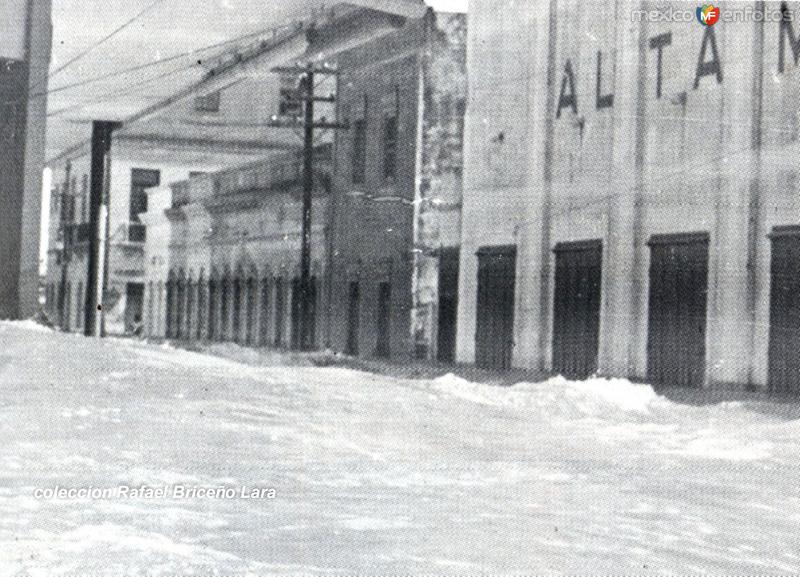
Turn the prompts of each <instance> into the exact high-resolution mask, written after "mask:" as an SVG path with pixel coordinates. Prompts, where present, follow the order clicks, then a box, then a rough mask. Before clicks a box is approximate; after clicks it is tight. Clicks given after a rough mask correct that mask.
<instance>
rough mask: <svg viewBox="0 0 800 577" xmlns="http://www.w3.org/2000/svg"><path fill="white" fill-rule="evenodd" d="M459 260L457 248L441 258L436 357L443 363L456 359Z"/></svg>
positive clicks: (446, 251) (446, 250)
mask: <svg viewBox="0 0 800 577" xmlns="http://www.w3.org/2000/svg"><path fill="white" fill-rule="evenodd" d="M458 260H459V251H458V249H457V248H448V249H444V250H442V252H441V254H440V256H439V319H438V324H437V329H436V341H437V342H436V357H437V359H438V360H439V361H440V362H443V363H452V362H454V361H455V358H456V319H457V317H458V266H459V263H458Z"/></svg>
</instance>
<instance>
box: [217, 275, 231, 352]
mask: <svg viewBox="0 0 800 577" xmlns="http://www.w3.org/2000/svg"><path fill="white" fill-rule="evenodd" d="M230 285H231V283H230V281H229V280H228V279H227V278H224V279H222V289H221V290H220V306H219V309H220V310H219V340H221V341H226V340H228V327H230V319H229V318H228V308H229V303H228V296H229V294H230Z"/></svg>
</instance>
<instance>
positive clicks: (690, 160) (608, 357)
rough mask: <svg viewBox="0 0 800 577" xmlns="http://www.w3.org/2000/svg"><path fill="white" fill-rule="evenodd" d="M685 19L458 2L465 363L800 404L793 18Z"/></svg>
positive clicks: (799, 85) (656, 13)
mask: <svg viewBox="0 0 800 577" xmlns="http://www.w3.org/2000/svg"><path fill="white" fill-rule="evenodd" d="M667 8H669V9H670V13H669V14H667V15H666V16H664V14H665V12H664V11H665V10H666V9H667ZM682 8H683V5H680V4H679V3H670V5H669V7H664V6H662V5H661V4H655V3H650V2H644V3H642V4H641V5H639V4H636V5H634V4H633V3H630V2H627V1H615V0H604V1H600V2H593V3H592V5H591V10H587V6H586V4H585V3H582V2H578V1H576V0H550V1H547V2H545V1H542V2H537V3H536V7H535V9H534V8H532V7H531V5H530V3H518V2H515V1H513V0H474V1H472V2H471V3H470V10H471V14H470V17H471V21H470V32H469V36H470V40H469V47H468V67H469V71H470V79H469V80H470V97H469V103H468V111H467V126H466V133H467V138H466V141H467V145H466V159H465V163H464V165H465V191H466V192H465V195H464V207H463V215H462V217H463V227H462V251H461V280H460V299H459V325H458V351H457V357H458V360H460V361H463V362H476V363H477V364H479V365H482V366H487V367H498V368H504V367H509V366H519V367H530V368H534V369H540V370H547V371H552V372H556V373H562V374H565V375H568V376H573V377H586V376H588V375H591V374H594V373H599V374H601V375H608V376H624V377H631V378H634V379H640V380H646V381H648V382H651V383H653V384H656V385H680V386H690V387H703V386H705V387H713V386H717V387H726V386H729V387H736V388H758V389H769V390H771V391H775V392H785V391H797V390H798V387H800V356H798V355H797V350H798V349H800V300H798V298H797V295H798V294H800V215H799V214H798V209H799V208H800V200H799V198H800V197H799V196H798V195H799V194H800V155H798V152H800V108H798V102H800V99H799V98H798V96H800V22H799V20H800V18H798V17H797V16H798V15H800V3H796V2H791V3H788V4H787V3H784V4H781V3H778V2H767V3H762V2H723V3H721V4H720V6H719V9H720V18H719V20H718V21H717V22H716V23H715V24H713V25H708V22H705V23H704V22H701V21H700V19H698V18H696V17H695V11H694V9H695V8H696V7H694V6H687V8H688V9H686V10H682ZM676 9H677V10H676ZM684 16H686V17H684ZM792 16H794V18H792ZM520 63H524V64H523V65H522V66H521V65H520Z"/></svg>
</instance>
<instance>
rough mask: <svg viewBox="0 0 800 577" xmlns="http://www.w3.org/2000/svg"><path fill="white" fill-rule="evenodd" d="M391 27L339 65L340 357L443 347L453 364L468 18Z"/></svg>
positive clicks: (412, 353)
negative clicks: (343, 126) (341, 121)
mask: <svg viewBox="0 0 800 577" xmlns="http://www.w3.org/2000/svg"><path fill="white" fill-rule="evenodd" d="M360 17H361V18H364V19H374V18H376V16H375V14H374V13H371V12H369V11H364V12H362V13H361V15H360ZM391 22H392V23H393V25H394V27H395V30H394V31H392V32H390V33H389V34H386V35H383V36H381V37H380V38H376V39H373V40H371V41H369V42H365V43H363V44H361V45H359V46H357V47H355V48H352V49H349V50H344V51H342V52H341V53H339V54H338V55H337V56H336V57H335V61H336V63H337V65H338V68H339V71H340V76H339V92H338V94H339V102H338V104H339V115H340V118H342V119H344V120H345V122H347V123H348V124H349V127H350V128H349V130H348V131H342V132H339V133H337V135H336V148H335V170H334V177H333V193H334V194H333V199H332V203H333V205H332V208H331V249H330V250H331V253H330V267H331V274H330V277H329V279H330V281H329V282H330V284H329V287H328V291H329V292H328V299H329V302H330V305H329V306H328V310H329V315H330V318H329V346H330V347H331V348H332V349H334V350H337V351H344V352H346V353H348V354H351V355H358V356H366V357H372V356H375V357H385V358H395V359H404V358H405V359H407V358H413V357H418V358H436V357H437V356H438V355H439V352H438V350H437V348H438V347H437V345H438V344H440V343H441V344H442V347H441V348H442V354H441V357H442V358H445V359H446V358H447V357H448V356H449V357H451V358H452V352H450V353H448V352H447V349H448V348H451V346H452V345H454V343H455V306H454V302H453V301H454V300H455V296H456V293H457V290H456V286H457V284H456V280H455V279H457V270H458V268H457V266H458V265H457V258H456V259H453V257H452V255H453V254H456V255H457V250H458V245H459V243H460V235H459V230H460V220H459V213H460V202H461V169H462V161H461V150H462V138H463V114H464V102H465V100H466V68H465V57H464V53H465V39H466V18H465V16H464V15H456V14H452V15H451V14H435V13H434V12H433V11H430V10H429V11H426V12H425V13H424V14H423V15H422V16H421V17H419V18H398V17H392V19H391ZM348 25H354V24H352V19H351V20H350V21H349V22H348ZM336 33H337V30H336V26H335V25H334V26H332V27H331V29H330V30H329V34H331V35H335V34H336ZM442 262H446V263H448V264H449V265H450V268H449V269H448V271H447V272H445V274H443V275H440V274H439V271H440V269H441V268H443V267H441V266H440V263H442ZM444 268H446V267H444ZM453 269H455V270H454V272H455V274H453V272H452V271H453ZM440 279H444V282H445V284H447V283H448V282H449V285H448V286H445V287H444V290H442V291H440ZM440 295H442V298H441V299H440ZM442 300H443V301H444V302H445V306H444V307H442V306H441V302H442ZM442 312H444V314H443V315H441V316H442V317H443V318H447V319H448V320H449V322H444V323H439V317H440V313H442ZM440 326H444V331H442V332H441V333H440V332H439V331H438V330H437V328H438V327H440ZM447 332H449V333H452V334H451V335H450V336H445V335H444V334H445V333H447ZM439 334H442V335H443V336H442V338H441V339H439V338H438V336H439Z"/></svg>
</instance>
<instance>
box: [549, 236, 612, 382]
mask: <svg viewBox="0 0 800 577" xmlns="http://www.w3.org/2000/svg"><path fill="white" fill-rule="evenodd" d="M555 252H556V278H555V281H556V282H555V303H554V309H555V310H554V316H553V371H554V372H556V373H558V374H560V375H563V376H565V377H569V378H572V379H585V378H587V377H590V376H592V375H593V374H595V373H596V372H597V351H598V341H599V337H600V286H601V274H602V259H603V245H602V243H601V242H600V241H587V242H570V243H563V244H559V245H558V246H556V250H555Z"/></svg>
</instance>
